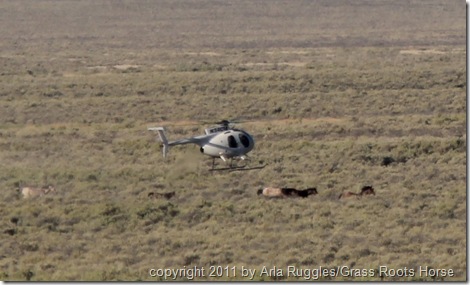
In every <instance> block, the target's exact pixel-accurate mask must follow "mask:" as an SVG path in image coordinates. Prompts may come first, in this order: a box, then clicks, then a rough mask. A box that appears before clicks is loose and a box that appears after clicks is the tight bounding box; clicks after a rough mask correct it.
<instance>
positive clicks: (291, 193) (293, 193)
mask: <svg viewBox="0 0 470 285" xmlns="http://www.w3.org/2000/svg"><path fill="white" fill-rule="evenodd" d="M175 194H176V193H175V192H174V191H173V192H163V193H158V192H150V193H148V195H147V196H148V198H149V199H158V198H164V199H167V200H169V199H171V198H172V197H174V196H175ZM257 194H258V196H260V195H262V196H264V197H266V198H295V197H300V198H307V197H308V196H310V195H317V194H318V191H317V188H307V189H303V190H298V189H295V188H274V187H265V188H260V189H258V192H257ZM367 195H375V190H374V187H372V186H370V185H367V186H364V187H362V189H361V192H359V193H354V192H350V191H348V192H344V193H341V195H339V197H338V199H346V198H350V197H356V198H360V197H362V196H367Z"/></svg>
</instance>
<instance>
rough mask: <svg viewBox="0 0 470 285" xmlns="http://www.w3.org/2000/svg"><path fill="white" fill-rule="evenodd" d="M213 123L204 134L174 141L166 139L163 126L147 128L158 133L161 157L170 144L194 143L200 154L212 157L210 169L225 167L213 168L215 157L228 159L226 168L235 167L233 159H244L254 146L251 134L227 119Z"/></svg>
mask: <svg viewBox="0 0 470 285" xmlns="http://www.w3.org/2000/svg"><path fill="white" fill-rule="evenodd" d="M214 124H215V125H216V126H213V127H209V128H206V129H205V130H204V131H205V134H204V135H200V136H195V137H191V138H185V139H179V140H175V141H168V139H167V137H166V135H165V128H163V127H149V128H147V130H149V131H156V132H157V133H158V138H159V139H160V141H161V142H162V143H163V157H166V156H167V155H168V151H169V148H170V146H175V145H183V144H196V145H198V146H199V147H200V148H199V150H200V151H201V153H202V154H205V155H208V156H210V157H212V169H211V170H225V168H224V169H214V166H215V159H216V158H220V159H222V160H223V161H224V162H225V163H228V161H229V160H230V166H229V168H228V169H234V168H237V167H234V166H233V160H234V159H236V160H246V159H247V158H248V157H247V153H249V152H250V151H251V150H253V148H254V146H255V140H254V139H253V136H252V135H250V134H249V133H247V132H246V131H244V130H241V129H236V128H233V127H232V125H231V123H230V122H229V121H228V120H222V121H220V122H216V123H214ZM245 166H246V165H245ZM245 166H242V167H241V168H243V167H245Z"/></svg>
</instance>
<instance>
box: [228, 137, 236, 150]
mask: <svg viewBox="0 0 470 285" xmlns="http://www.w3.org/2000/svg"><path fill="white" fill-rule="evenodd" d="M227 140H228V146H229V147H231V148H236V147H238V143H237V141H236V140H235V138H234V137H233V136H228V137H227Z"/></svg>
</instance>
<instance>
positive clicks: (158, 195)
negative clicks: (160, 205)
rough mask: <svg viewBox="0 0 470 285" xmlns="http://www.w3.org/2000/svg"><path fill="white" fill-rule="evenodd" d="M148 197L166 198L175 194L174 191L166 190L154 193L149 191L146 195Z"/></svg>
mask: <svg viewBox="0 0 470 285" xmlns="http://www.w3.org/2000/svg"><path fill="white" fill-rule="evenodd" d="M147 196H148V197H149V198H150V199H158V198H165V199H167V200H169V199H171V198H173V196H175V192H174V191H173V192H166V193H158V192H157V193H155V192H150V193H149V194H148V195H147Z"/></svg>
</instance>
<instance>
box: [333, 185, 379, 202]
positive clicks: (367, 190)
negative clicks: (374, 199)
mask: <svg viewBox="0 0 470 285" xmlns="http://www.w3.org/2000/svg"><path fill="white" fill-rule="evenodd" d="M366 195H375V191H374V187H372V186H369V185H368V186H364V187H362V189H361V192H360V193H354V192H349V191H348V192H344V193H342V194H341V195H339V197H338V199H344V198H349V197H358V198H359V197H361V196H366Z"/></svg>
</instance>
